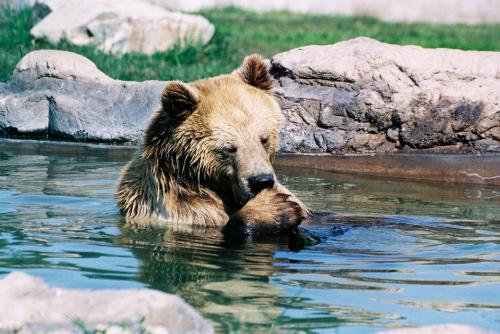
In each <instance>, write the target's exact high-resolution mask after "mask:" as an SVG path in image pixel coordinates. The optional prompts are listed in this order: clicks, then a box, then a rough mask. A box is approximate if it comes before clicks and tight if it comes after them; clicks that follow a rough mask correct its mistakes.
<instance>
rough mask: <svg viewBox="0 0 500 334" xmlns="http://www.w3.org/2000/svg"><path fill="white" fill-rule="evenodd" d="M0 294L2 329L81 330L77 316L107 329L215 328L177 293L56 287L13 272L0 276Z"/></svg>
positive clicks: (171, 332)
mask: <svg viewBox="0 0 500 334" xmlns="http://www.w3.org/2000/svg"><path fill="white" fill-rule="evenodd" d="M0 296H2V298H0V332H2V333H3V332H12V333H14V332H16V333H18V332H21V333H51V332H53V333H81V330H78V327H76V326H75V324H74V322H75V320H78V321H81V322H83V323H84V324H85V326H87V327H88V328H97V329H101V330H103V329H107V330H108V331H106V332H110V333H111V332H112V333H129V332H130V328H140V327H141V326H144V327H145V330H146V332H148V333H158V334H159V333H168V334H174V333H179V334H180V333H182V334H184V333H188V334H189V333H190V334H195V333H200V334H201V333H203V334H205V333H213V328H212V326H211V325H210V324H209V323H208V322H207V321H206V320H204V319H203V318H202V317H201V316H200V315H199V313H198V312H196V311H195V310H194V309H193V308H192V307H191V306H189V305H188V304H186V303H185V302H184V301H183V300H182V299H181V298H179V297H177V296H175V295H170V294H166V293H163V292H160V291H155V290H150V289H134V290H132V289H128V290H125V289H124V290H70V289H60V288H54V287H50V286H48V285H47V284H46V283H44V282H43V281H42V280H41V279H40V278H35V277H32V276H29V275H27V274H25V273H22V272H13V273H10V274H9V275H7V276H6V277H5V278H3V279H1V280H0ZM127 328H128V329H129V331H127V330H126V329H127ZM137 332H139V331H137Z"/></svg>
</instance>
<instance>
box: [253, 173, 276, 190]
mask: <svg viewBox="0 0 500 334" xmlns="http://www.w3.org/2000/svg"><path fill="white" fill-rule="evenodd" d="M248 185H249V186H250V190H251V191H252V193H254V194H257V193H258V192H259V191H261V190H263V189H266V188H272V187H273V186H274V176H273V174H259V175H254V176H251V177H249V178H248Z"/></svg>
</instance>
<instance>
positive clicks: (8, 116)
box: [0, 50, 165, 142]
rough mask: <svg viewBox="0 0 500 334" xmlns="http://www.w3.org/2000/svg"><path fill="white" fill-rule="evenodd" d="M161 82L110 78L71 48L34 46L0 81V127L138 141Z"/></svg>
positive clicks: (6, 130)
mask: <svg viewBox="0 0 500 334" xmlns="http://www.w3.org/2000/svg"><path fill="white" fill-rule="evenodd" d="M164 85H165V83H164V82H160V81H146V82H141V83H139V82H126V81H119V80H113V79H111V78H110V77H108V76H107V75H105V74H104V73H102V72H101V71H99V70H98V69H97V67H96V66H95V64H94V63H92V62H91V61H90V60H88V59H87V58H85V57H82V56H80V55H78V54H75V53H71V52H66V51H55V50H40V51H33V52H30V53H29V54H27V55H26V56H25V57H24V58H23V59H21V61H20V62H19V63H18V64H17V66H16V69H15V70H14V73H13V75H12V78H11V80H10V81H9V82H8V83H7V84H4V85H3V88H2V87H1V86H0V132H3V134H4V135H49V136H53V137H62V138H68V139H72V140H79V141H99V142H139V141H140V139H141V138H142V133H143V129H144V128H145V126H146V123H147V120H148V118H149V116H150V114H151V113H152V112H153V111H154V110H156V109H158V108H159V107H160V96H161V91H162V89H163V87H164Z"/></svg>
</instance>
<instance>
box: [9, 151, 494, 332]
mask: <svg viewBox="0 0 500 334" xmlns="http://www.w3.org/2000/svg"><path fill="white" fill-rule="evenodd" d="M127 159H128V156H124V157H120V156H119V155H116V154H114V155H106V154H95V155H94V154H82V155H78V156H72V155H58V154H45V155H44V154H38V155H37V154H33V153H30V154H28V153H20V152H17V151H16V150H15V148H13V149H12V150H7V151H5V152H1V153H0V222H1V223H0V274H2V275H4V274H6V273H8V272H10V271H13V270H22V271H26V272H28V273H31V274H34V275H38V276H42V277H43V278H44V279H45V280H46V281H48V282H49V283H51V284H54V285H57V286H62V287H69V288H137V287H151V288H154V289H158V290H162V291H166V292H171V293H176V294H178V295H180V296H182V297H183V298H185V299H186V300H187V301H188V302H189V303H190V304H192V305H193V306H195V307H196V308H197V309H198V310H200V312H201V313H202V314H203V315H204V316H205V317H207V318H209V319H210V320H212V322H213V323H214V325H215V326H216V329H217V331H218V332H242V333H246V332H252V333H259V332H263V333H268V332H276V333H281V332H283V333H290V332H292V333H293V332H301V331H302V332H305V333H312V332H314V333H366V332H368V333H371V332H374V331H375V330H377V329H382V328H391V327H399V326H406V325H424V324H434V323H446V322H455V323H465V324H470V325H476V326H481V327H486V328H492V329H495V328H498V327H500V319H499V317H498V314H499V311H500V310H499V309H500V304H499V303H498V298H497V296H498V295H499V294H500V273H499V271H498V268H499V262H500V246H499V244H500V225H499V222H498V217H499V210H500V202H499V199H500V194H499V189H498V188H488V187H484V186H470V185H467V186H460V185H452V184H440V183H416V182H403V181H398V180H385V179H380V178H362V177H353V176H349V175H337V174H331V173H328V172H319V171H314V170H305V169H285V168H280V169H279V170H278V174H279V178H280V179H281V180H282V181H283V183H285V184H286V185H287V186H288V187H289V188H290V189H292V190H293V191H294V192H296V193H297V194H298V196H299V197H301V198H303V199H304V201H305V202H306V203H308V204H309V205H310V206H311V207H313V208H314V209H315V210H318V211H330V212H335V215H328V216H327V217H323V218H320V219H318V220H317V221H316V222H315V223H313V224H311V225H308V226H307V227H306V228H307V229H309V230H311V231H313V232H314V233H316V234H318V235H321V236H322V238H323V241H322V242H321V243H319V244H317V245H314V246H311V247H308V248H306V249H304V250H301V251H298V252H294V251H290V250H289V249H288V246H287V240H286V238H281V239H279V240H272V241H266V242H259V243H247V244H243V245H241V246H239V247H227V245H226V244H225V243H224V240H223V239H222V236H221V234H220V233H219V232H218V231H216V230H194V231H182V230H173V229H168V230H166V229H164V230H161V229H136V228H133V227H129V226H126V225H124V224H123V219H122V218H121V217H120V216H119V215H118V213H117V209H116V206H115V204H114V200H113V195H114V189H115V186H116V181H117V179H118V175H119V170H120V168H121V167H122V166H123V165H124V163H125V162H126V161H127Z"/></svg>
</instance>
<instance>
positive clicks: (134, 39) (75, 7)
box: [31, 0, 214, 54]
mask: <svg viewBox="0 0 500 334" xmlns="http://www.w3.org/2000/svg"><path fill="white" fill-rule="evenodd" d="M43 15H47V16H46V17H44V18H43V19H41V16H43ZM33 17H34V20H35V21H38V20H40V19H41V21H40V22H38V23H37V24H36V25H35V26H34V27H33V28H32V29H31V34H32V35H33V36H34V37H35V38H47V39H48V40H49V41H51V42H53V43H57V42H60V41H61V40H67V41H69V42H71V43H73V44H76V45H89V44H91V45H96V46H97V47H98V48H99V49H101V50H102V51H105V52H111V53H127V52H141V53H145V54H152V53H154V52H157V51H164V50H167V49H169V48H171V47H173V46H174V45H176V44H179V45H186V44H197V43H202V44H205V43H207V42H208V41H209V40H210V39H211V38H212V35H213V34H214V26H213V25H212V24H211V23H210V22H208V20H206V19H205V18H203V17H201V16H198V15H188V14H181V13H176V12H170V11H167V10H165V9H164V8H161V7H158V6H155V5H152V4H149V3H146V2H144V1H141V0H120V1H113V0H85V1H80V0H38V1H37V3H36V4H35V6H34V7H33Z"/></svg>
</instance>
